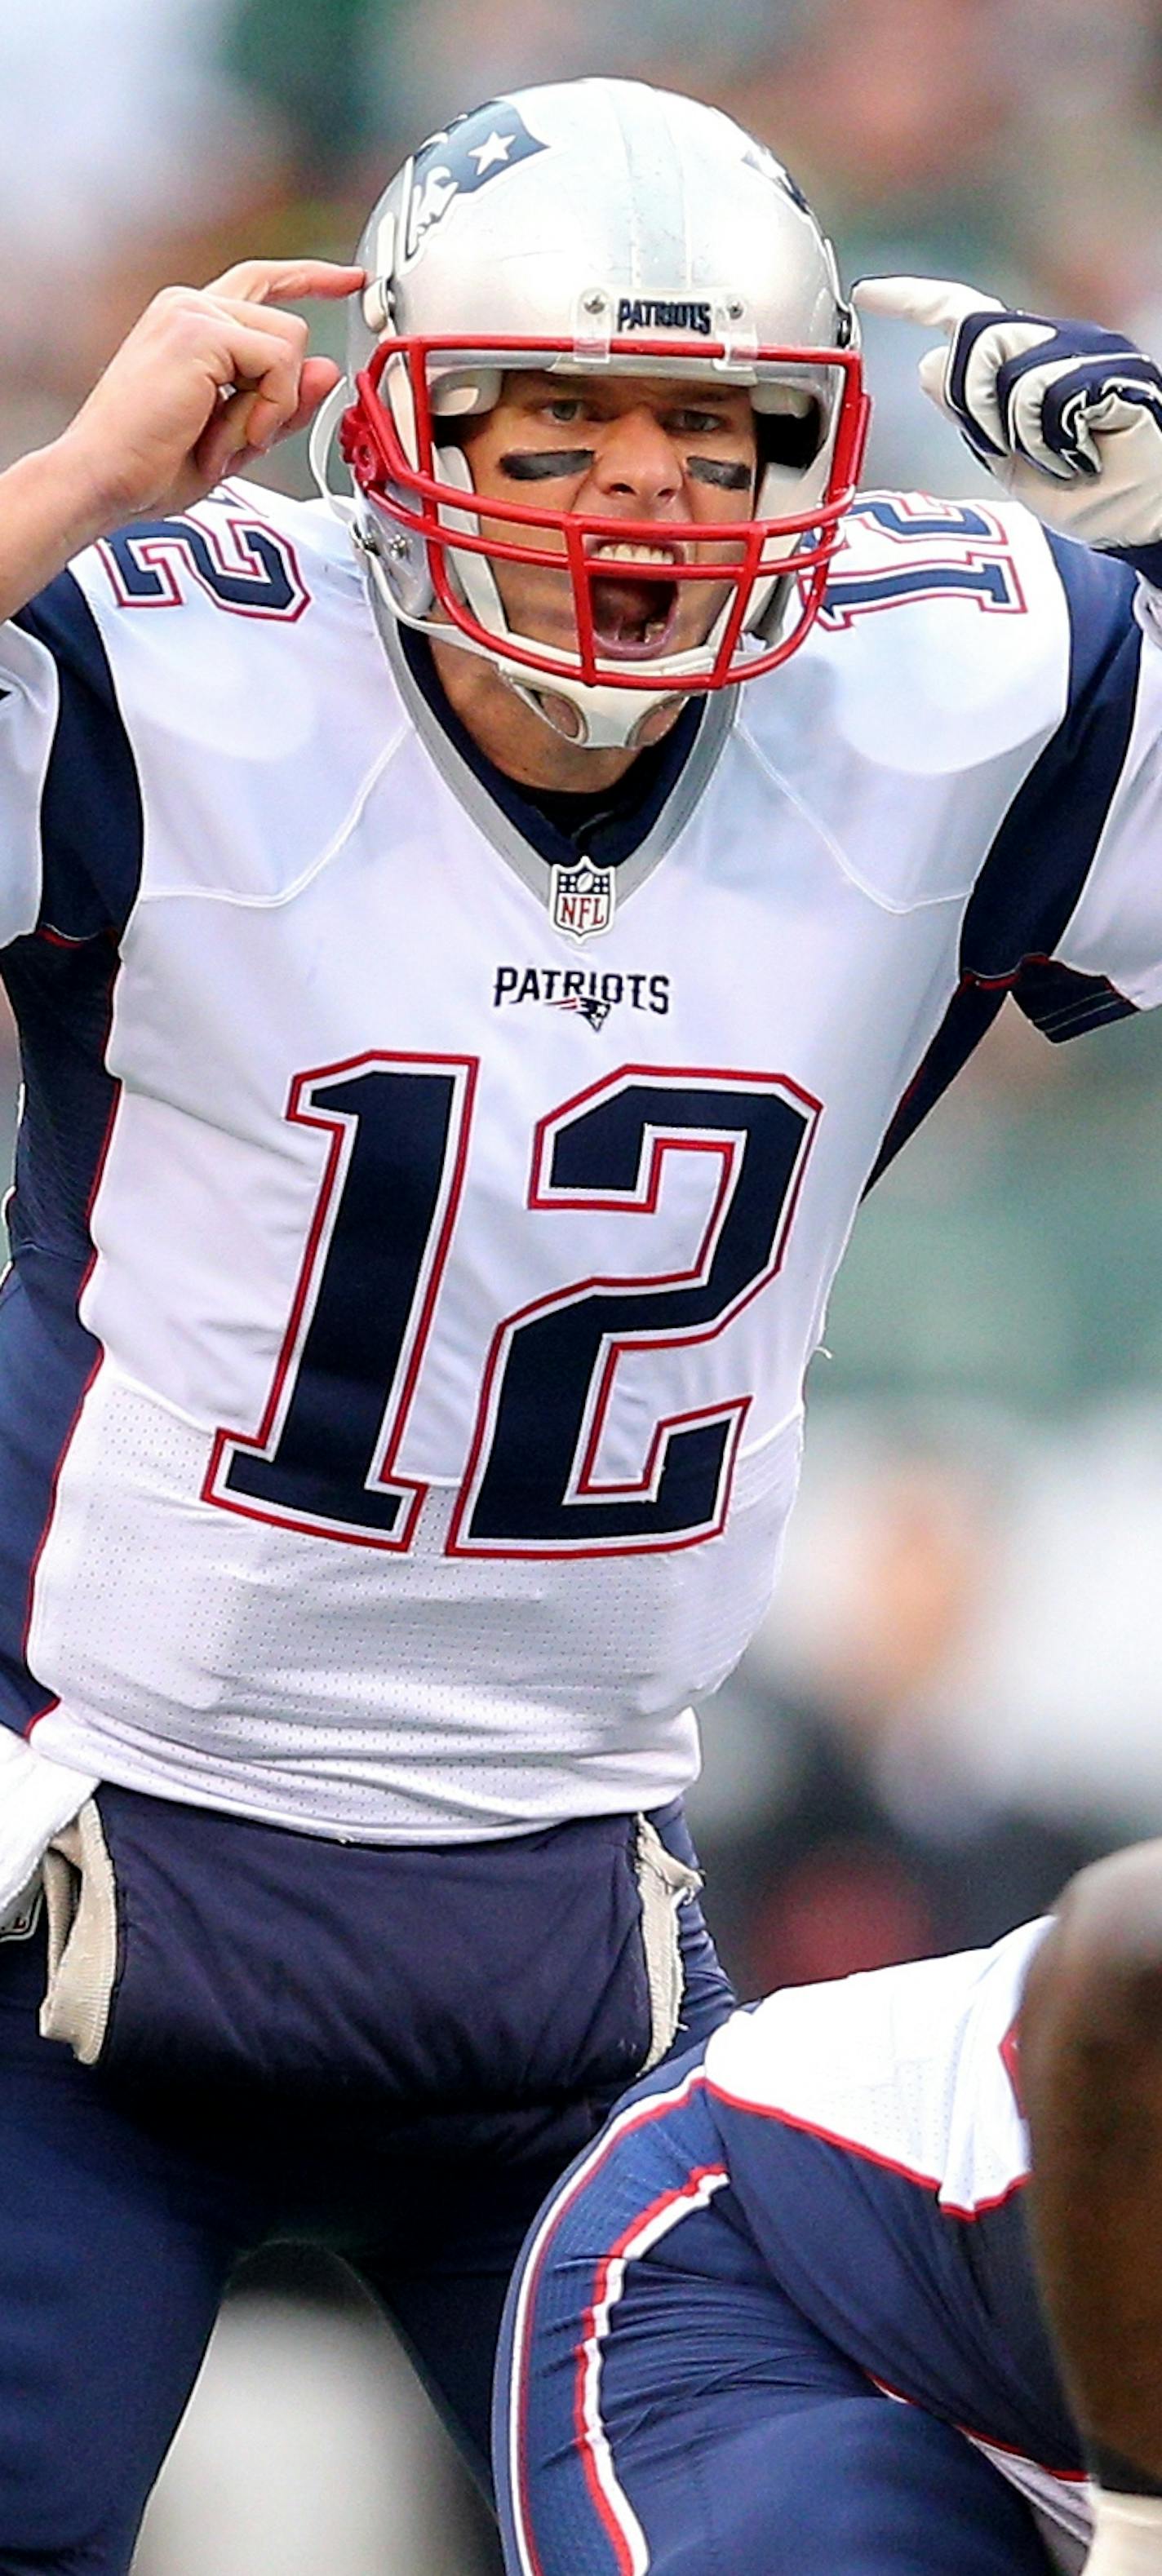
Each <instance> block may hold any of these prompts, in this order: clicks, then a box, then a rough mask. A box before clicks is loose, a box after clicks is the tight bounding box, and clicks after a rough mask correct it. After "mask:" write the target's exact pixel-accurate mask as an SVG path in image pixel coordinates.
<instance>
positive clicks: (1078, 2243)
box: [1021, 1842, 1162, 2489]
mask: <svg viewBox="0 0 1162 2576" xmlns="http://www.w3.org/2000/svg"><path fill="white" fill-rule="evenodd" d="M1021 2079H1022V2090H1023V2093H1024V2096H1025V2102H1026V2107H1027V2109H1028V2114H1029V2125H1030V2130H1031V2133H1032V2141H1033V2168H1034V2181H1033V2186H1032V2195H1031V2207H1032V2215H1033V2227H1034V2237H1035V2245H1036V2252H1037V2259H1038V2265H1039V2270H1040V2275H1041V2282H1042V2287H1043V2290H1044V2294H1045V2301H1046V2306H1047V2309H1048V2312H1049V2317H1050V2321H1051V2324H1052V2326H1053V2330H1054V2333H1055V2335H1056V2337H1057V2341H1058V2344H1059V2347H1060V2351H1061V2357H1062V2361H1063V2364H1064V2369H1065V2375H1066V2378H1067V2380H1068V2383H1069V2387H1070V2392H1071V2395H1072V2398H1073V2402H1074V2406H1075V2410H1076V2412H1077V2415H1078V2419H1079V2422H1080V2425H1081V2429H1082V2432H1083V2434H1084V2436H1085V2440H1086V2445H1087V2449H1088V2451H1089V2453H1090V2457H1091V2460H1092V2462H1093V2464H1094V2465H1095V2467H1096V2468H1097V2470H1098V2473H1099V2475H1102V2476H1103V2477H1104V2478H1106V2482H1107V2483H1109V2484H1111V2485H1117V2486H1119V2487H1122V2488H1124V2489H1132V2488H1135V2487H1139V2486H1149V2485H1150V2484H1151V2483H1152V2482H1153V2481H1157V2480H1162V2368H1160V2366H1159V2356H1160V2355H1162V2272H1160V2270H1159V2266H1158V2259H1157V2249H1158V2245H1159V2242H1162V1843H1157V1842H1155V1843H1150V1844H1146V1845H1143V1846H1141V1847H1140V1848H1139V1849H1137V1850H1135V1851H1133V1852H1127V1853H1123V1854H1119V1855H1118V1856H1117V1857H1116V1858H1115V1859H1114V1860H1112V1861H1103V1862H1101V1863H1100V1864H1099V1865H1098V1867H1097V1868H1096V1869H1092V1870H1086V1871H1084V1872H1083V1873H1082V1876H1081V1877H1080V1879H1078V1880H1075V1882H1074V1884H1073V1886H1072V1888H1071V1889H1070V1890H1069V1891H1068V1892H1067V1896H1066V1899H1065V1901H1064V1903H1063V1906H1062V1910H1061V1915H1060V1918H1059V1921H1058V1923H1057V1925H1056V1927H1055V1929H1054V1931H1053V1932H1052V1933H1051V1935H1050V1936H1049V1939H1048V1940H1047V1941H1046V1943H1045V1945H1044V1947H1043V1949H1042V1950H1041V1951H1040V1952H1039V1953H1038V1956H1037V1958H1036V1959H1035V1961H1034V1963H1033V1969H1032V1972H1031V1975H1030V1980H1029V1986H1028V1991H1027V1994H1026V1998H1025V2004H1024V2009H1023V2011H1022V2016H1021ZM1107 2470H1108V2476H1107ZM1135 2472H1141V2473H1142V2474H1141V2475H1140V2476H1138V2475H1135Z"/></svg>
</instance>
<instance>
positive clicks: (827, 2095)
mask: <svg viewBox="0 0 1162 2576" xmlns="http://www.w3.org/2000/svg"><path fill="white" fill-rule="evenodd" d="M1160 1963H1162V1844H1159V1843H1152V1844H1148V1845H1144V1846H1141V1847H1140V1848H1139V1849H1137V1850H1135V1851H1134V1852H1131V1853H1127V1854H1123V1855H1119V1856H1118V1858H1116V1859H1115V1860H1112V1861H1105V1862H1102V1863H1101V1864H1099V1866H1098V1867H1097V1868H1096V1869H1092V1870H1088V1871H1086V1872H1084V1873H1083V1875H1082V1876H1081V1878H1080V1879H1078V1880H1075V1881H1074V1882H1073V1884H1072V1886H1071V1887H1070V1888H1069V1889H1068V1890H1067V1892H1066V1895H1065V1898H1064V1899H1063V1902H1062V1906H1061V1908H1060V1911H1059V1913H1058V1915H1057V1916H1056V1917H1055V1918H1054V1919H1053V1920H1045V1921H1041V1922H1038V1923H1031V1924H1027V1925H1024V1926H1023V1927H1022V1928H1021V1929H1020V1930H1018V1931H1015V1932H1012V1933H1010V1934H1009V1935H1008V1936H1007V1938H1006V1939H1004V1940H1002V1941H1000V1942H998V1943H997V1944H996V1945H995V1947H994V1948H992V1949H990V1950H977V1951H966V1952H962V1953H960V1954H958V1955H956V1956H954V1957H951V1958H943V1959H930V1960H923V1961H920V1962H917V1963H915V1964H910V1965H908V1966H905V1967H895V1968H885V1969H881V1970H879V1971H878V1972H877V1973H875V1974H874V1975H871V1976H857V1977H848V1978H845V1979H842V1980H837V1981H836V1982H835V1983H834V1984H830V1985H825V1986H811V1987H797V1988H788V1989H786V1990H785V1991H783V1992H782V1993H778V1994H773V1995H770V1996H768V1997H767V1999H766V2001H765V2002H764V2003H761V2004H759V2005H758V2006H756V2007H752V2008H750V2009H747V2010H744V2011H741V2012H736V2013H735V2014H734V2015H733V2016H732V2017H731V2019H730V2020H729V2021H727V2022H726V2023H724V2024H723V2025H722V2027H721V2028H720V2029H718V2030H717V2031H715V2032H714V2034H713V2035H712V2037H711V2038H710V2039H709V2041H707V2042H706V2043H705V2044H704V2045H703V2046H701V2047H699V2048H698V2049H696V2050H693V2051H692V2052H691V2053H690V2055H689V2056H688V2057H687V2058H686V2059H685V2060H683V2061H680V2062H679V2063H678V2064H677V2065H676V2066H671V2067H670V2068H668V2069H667V2070H666V2071H665V2073H664V2074H659V2075H658V2076H656V2077H654V2078H652V2079H651V2080H649V2081H648V2082H647V2083H645V2084H643V2085H639V2086H638V2087H637V2088H636V2089H635V2090H634V2091H633V2092H632V2093H630V2094H629V2095H628V2096H627V2098H626V2100H625V2101H624V2102H623V2104H622V2105H621V2108H620V2109H619V2111H618V2112H617V2113H616V2115H615V2117H614V2119H613V2120H612V2121H611V2123H610V2125H609V2127H608V2128H607V2130H606V2131H605V2134H604V2136H603V2137H602V2138H601V2139H600V2140H599V2142H598V2143H597V2144H596V2145H595V2146H593V2147H591V2148H590V2149H589V2151H588V2153H587V2154H586V2155H585V2156H584V2157H583V2158H581V2159H580V2160H579V2161H578V2162H577V2164H575V2166H574V2167H573V2170H572V2172H571V2173H570V2174H569V2175H568V2176H567V2177H566V2179H565V2181H564V2182H563V2184H562V2185H561V2186H560V2187H559V2189H558V2191H557V2192H556V2194H555V2196H554V2198H553V2199H552V2201H551V2202H550V2203H549V2204H548V2206H547V2207H546V2209H545V2210H544V2212H543V2213H542V2216H541V2219H540V2222H539V2225H538V2226H537V2227H536V2229H535V2230H534V2231H533V2234H532V2236H531V2237H530V2239H529V2242H528V2245H527V2247H526V2249H525V2254H524V2257H523V2260H522V2263H521V2266H520V2268H519V2270H518V2273H517V2276H516V2279H515V2282H514V2285H513V2289H512V2291H511V2293H510V2299H509V2309H508V2317H507V2323H506V2334H505V2340H504V2345H503V2350H502V2360H501V2371H500V2377H499V2381H498V2400H497V2427H496V2430H497V2473H498V2483H499V2485H500V2489H501V2496H502V2504H503V2523H504V2535H505V2548H506V2560H507V2565H508V2568H509V2571H510V2576H566V2571H567V2576H607V2571H608V2576H623V2571H624V2576H646V2571H647V2570H648V2571H652V2576H720V2571H723V2576H725V2571H726V2570H729V2571H730V2576H915V2571H917V2570H919V2569H921V2568H922V2569H923V2570H924V2576H1046V2571H1047V2570H1048V2569H1050V2568H1053V2567H1056V2568H1061V2569H1065V2570H1075V2569H1077V2568H1079V2567H1080V2566H1081V2565H1082V2563H1083V2561H1085V2560H1086V2552H1087V2549H1089V2557H1088V2561H1087V2565H1088V2571H1089V2576H1150V2572H1151V2571H1154V2570H1157V2569H1158V2568H1159V2567H1162V2368H1160V2367H1159V2362H1160V2359H1162V2287H1160V2286H1159V2282H1158V2271H1157V2262H1156V2248H1157V2243H1158V2220H1159V2210H1160V2207H1162V2016H1160V2015H1159V2013H1158V2010H1157V1997H1158V1978H1159V1966H1160ZM1034 2166H1035V2167H1036V2179H1035V2180H1034V2172H1033V2168H1034ZM1091 2539H1092V2542H1093V2546H1092V2548H1090V2542H1091Z"/></svg>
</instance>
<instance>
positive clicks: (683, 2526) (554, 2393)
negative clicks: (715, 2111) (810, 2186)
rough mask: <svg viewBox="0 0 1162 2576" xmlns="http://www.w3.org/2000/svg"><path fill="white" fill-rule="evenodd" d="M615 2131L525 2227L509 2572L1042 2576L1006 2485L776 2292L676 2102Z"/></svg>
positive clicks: (546, 2575) (504, 2459) (715, 2163)
mask: <svg viewBox="0 0 1162 2576" xmlns="http://www.w3.org/2000/svg"><path fill="white" fill-rule="evenodd" d="M654 2089H658V2088H654ZM632 2099H633V2101H646V2100H648V2097H647V2096H640V2095H635V2096H634V2097H632ZM624 2122H625V2128H624V2134H623V2135H621V2136H619V2135H617V2134H616V2132H614V2133H610V2137H609V2140H608V2143H605V2144H602V2145H599V2146H597V2147H595V2148H594V2149H592V2150H591V2151H590V2153H589V2154H588V2155H585V2156H583V2157H582V2159H581V2161H580V2164H579V2166H578V2168H577V2169H576V2170H575V2173H574V2175H573V2176H572V2178H571V2179H570V2181H569V2182H568V2183H566V2184H565V2186H564V2187H563V2188H562V2189H561V2190H560V2191H559V2193H558V2194H557V2196H556V2198H555V2200H554V2202H553V2203H552V2204H551V2205H550V2208H549V2210H548V2211H547V2212H545V2213H544V2214H543V2215H542V2218H541V2221H540V2222H539V2223H538V2226H537V2227H536V2228H535V2229H534V2230H533V2233H532V2235H531V2237H530V2239H529V2243H528V2246H527V2247H526V2250H525V2254H524V2256H523V2258H522V2262H521V2265H520V2268H519V2271H518V2274H517V2276H516V2278H515V2280H514V2283H513V2288H512V2292H511V2293H510V2299H509V2306H508V2312H507V2315H506V2318H505V2324H504V2330H503V2334H502V2340H501V2352H500V2358H499V2362H498V2369H497V2391H496V2418H495V2439H494V2457H495V2467H496V2480H497V2494H498V2502H499V2506H500V2516H501V2533H502V2537H503V2541H504V2550H505V2565H506V2568H507V2570H508V2576H647V2571H648V2576H1050V2561H1049V2558H1048V2555H1047V2552H1046V2551H1045V2549H1044V2547H1043V2545H1042V2542H1041V2539H1040V2537H1039V2534H1038V2532H1037V2529H1036V2525H1035V2523H1034V2521H1033V2518H1032V2515H1031V2513H1030V2511H1029V2509H1028V2507H1027V2506H1026V2504H1025V2502H1024V2500H1023V2499H1022V2497H1020V2496H1019V2495H1018V2494H1017V2492H1016V2490H1015V2488H1013V2487H1011V2486H1010V2485H1008V2484H1007V2482H1006V2481H1005V2480H1004V2479H1003V2478H1002V2477H1001V2476H1000V2474H999V2472H998V2471H997V2470H996V2469H994V2468H993V2467H992V2465H991V2463H990V2462H989V2461H988V2460H987V2459H985V2458H984V2457H983V2455H982V2454H981V2453H980V2452H979V2451H978V2450H976V2449H975V2448H974V2447H973V2445H972V2444H971V2443H970V2442H969V2441H968V2440H967V2438H966V2437H965V2436H964V2435H963V2434H962V2433H960V2432H958V2431H957V2430H955V2428H954V2427H953V2426H951V2425H949V2424H947V2423H944V2422H941V2421H939V2420H938V2419H937V2418H936V2416H935V2415H930V2414H927V2413H925V2412H923V2411H921V2410H920V2409H919V2408H917V2407H914V2406H910V2405H906V2404H903V2403H900V2402H897V2401H896V2400H894V2399H892V2398H890V2397H888V2396H885V2395H882V2394H881V2393H880V2392H879V2390H878V2389H876V2388H875V2387H874V2386H873V2385H872V2383H871V2382H870V2381H869V2379H868V2378H867V2376H866V2375H865V2373H864V2372H863V2371H861V2370H860V2369H858V2368H857V2367H856V2366H855V2364H854V2363H853V2362H852V2361H850V2360H849V2359H848V2358H847V2356H846V2355H845V2354H844V2353H842V2352H841V2351H840V2350H839V2348H838V2347H837V2346H836V2345H835V2344H834V2343H832V2342H831V2341H830V2339H829V2338H828V2337H827V2336H826V2335H824V2334H822V2333H821V2332H820V2331H819V2330H818V2328H817V2327H816V2326H815V2325H814V2324H813V2323H812V2322H811V2321H810V2320H809V2319H808V2318H807V2317H805V2316H804V2315H803V2313H802V2311H801V2309H800V2308H798V2307H797V2306H796V2305H795V2303H794V2302H793V2300H791V2299H790V2298H789V2297H788V2296H787V2294H786V2293H785V2291H784V2290H783V2289H782V2288H781V2286H780V2284H779V2282H778V2280H777V2279H776V2277H775V2275H774V2273H773V2272H772V2270H771V2269H770V2267H769V2266H768V2265H767V2264H766V2263H765V2262H764V2261H763V2259H762V2257H761V2255H760V2253H759V2251H758V2248H757V2247H756V2245H755V2243H754V2240H753V2238H752V2237H751V2236H750V2234H749V2231H748V2230H747V2229H746V2227H745V2223H743V2222H741V2221H740V2217H739V2214H738V2212H737V2210H736V2209H735V2207H734V2205H733V2202H732V2195H731V2192H730V2188H729V2183H728V2180H727V2175H726V2171H725V2167H724V2166H723V2165H722V2163H721V2161H720V2156H719V2155H718V2154H716V2149H715V2143H714V2138H713V2132H712V2130H711V2128H710V2124H709V2122H707V2121H706V2120H705V2118H704V2116H699V2112H698V2107H697V2105H695V2104H691V2105H688V2106H687V2105H685V2104H683V2103H682V2102H681V2101H678V2103H677V2107H676V2108H675V2110H674V2111H673V2112H671V2113H668V2114H667V2115H666V2120H665V2127H666V2130H667V2131H668V2134H667V2135H666V2136H664V2137H663V2136H662V2135H661V2133H660V2131H659V2130H657V2129H651V2128H650V2127H649V2126H648V2125H646V2124H645V2123H643V2124H642V2125H641V2127H640V2128H638V2129H637V2130H636V2131H635V2130H634V2129H633V2128H632V2125H631V2122H632V2107H631V2109H627V2111H626V2113H625V2114H624Z"/></svg>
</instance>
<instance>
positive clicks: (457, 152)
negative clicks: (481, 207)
mask: <svg viewBox="0 0 1162 2576" xmlns="http://www.w3.org/2000/svg"><path fill="white" fill-rule="evenodd" d="M547 148H548V147H547V145H546V144H544V143H538V141H537V138H536V136H535V134H530V133H529V129H528V127H527V125H526V124H525V121H524V118H523V116H522V115H521V114H520V111H519V109H517V108H515V107H514V106H513V104H512V101H511V99H507V98H496V99H490V100H489V101H488V103H487V105H486V106H484V107H474V108H473V109H472V112H471V114H470V115H468V116H458V117H457V118H456V119H455V122H454V123H453V124H452V125H450V126H449V127H448V131H447V133H446V134H433V135H431V136H430V137H429V139H428V141H427V142H426V143H422V144H421V145H420V149H419V151H418V152H417V154H416V156H415V161H414V163H413V165H412V179H411V190H410V195H409V199H408V208H407V216H406V220H405V223H404V235H403V242H404V248H403V256H404V258H405V260H407V259H414V258H415V255H416V252H417V251H418V250H419V249H420V248H421V247H422V245H423V243H424V242H425V241H426V239H427V236H428V234H429V233H430V232H431V230H432V227H433V225H434V224H438V223H439V222H440V221H441V219H442V217H443V216H444V215H446V214H447V212H448V208H449V206H451V205H454V204H455V202H456V199H457V198H458V197H471V196H474V195H475V193H476V190H477V188H486V187H487V186H488V183H489V180H490V179H498V178H499V177H500V174H501V172H502V171H503V170H515V168H516V166H517V163H518V161H527V160H528V159H529V157H530V155H531V154H532V153H534V152H544V151H546V150H547Z"/></svg>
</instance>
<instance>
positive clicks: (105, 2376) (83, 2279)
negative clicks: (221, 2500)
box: [0, 1939, 235, 2576]
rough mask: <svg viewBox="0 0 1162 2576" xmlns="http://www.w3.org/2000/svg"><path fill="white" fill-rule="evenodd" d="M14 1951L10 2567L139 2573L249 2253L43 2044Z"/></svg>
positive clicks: (154, 2150)
mask: <svg viewBox="0 0 1162 2576" xmlns="http://www.w3.org/2000/svg"><path fill="white" fill-rule="evenodd" d="M43 1986H44V1960H43V1947H42V1944H41V1942H39V1941H37V1940H35V1939H34V1940H32V1941H27V1942H23V1943H20V1944H16V1943H9V1942H4V1943H0V2570H2V2571H3V2576H33V2571H34V2570H35V2571H36V2576H122V2571H123V2570H124V2569H126V2568H127V2567H128V2565H129V2560H130V2556H131V2553H132V2549H133V2543H134V2539H135V2537H136V2533H137V2527H138V2523H139V2521H140V2518H141V2514H142V2511H143V2509H144V2506H145V2502H146V2499H147V2497H148V2494H149V2490H150V2488H151V2486H152V2484H153V2482H154V2479H155V2477H156V2475H157V2472H158V2469H159V2467H160V2465H161V2462H162V2459H163V2458H164V2456H165V2452H166V2450H167V2448H168V2446H169V2443H170V2440H171V2438H172V2435H173V2433H174V2431H175V2429H176V2426H177V2423H178V2420H179V2418H180V2416H181V2413H182V2409H183V2407H184V2406H185V2402H186V2399H187V2397H188V2395H189V2392H190V2389H191V2387H192V2385H193V2382H194V2378H195V2376H196V2374H197V2370H198V2366H199V2363H200V2361H201V2358H202V2354H203V2352H204V2350H205V2346H206V2342H207V2338H208V2336H209V2333H210V2329H211V2326H212V2324H213V2321H214V2317H215V2314H216V2311H217V2307H218V2303H219V2299H220V2296H221V2292H222V2286H223V2282H224V2280H225V2277H226V2273H227V2271H228V2269H229V2267H230V2263H231V2261H232V2259H233V2254H234V2250H235V2248H234V2245H233V2242H232V2239H231V2236H230V2232H229V2230H228V2228H227V2227H226V2225H225V2223H224V2220H223V2217H222V2213H221V2211H220V2210H218V2209H216V2208H215V2206H214V2200H215V2193H214V2190H213V2188H212V2186H211V2185H209V2184H204V2183H203V2182H202V2181H201V2180H200V2178H199V2176H198V2174H197V2169H196V2167H194V2166H193V2165H190V2166H188V2167H185V2166H184V2164H183V2159H182V2157H181V2155H180V2153H179V2152H178V2151H177V2149H176V2147H175V2148H173V2149H171V2148H170V2147H169V2146H167V2144H166V2143H165V2142H164V2140H163V2139H162V2137H161V2136H160V2135H156V2134H155V2135H151V2134H149V2133H148V2132H147V2131H146V2129H145V2128H144V2127H143V2126H141V2125H140V2124H139V2123H138V2122H137V2121H136V2120H135V2119H134V2118H133V2117H132V2116H131V2115H130V2113H129V2112H128V2111H127V2110H126V2109H124V2108H121V2107H118V2105H117V2103H116V2101H115V2099H114V2098H113V2097H112V2095H111V2094H110V2093H109V2091H108V2089H107V2088H106V2087H105V2086H104V2085H103V2084H102V2082H101V2080H100V2079H99V2077H97V2076H96V2075H95V2074H94V2073H93V2071H92V2070H91V2069H89V2068H87V2067H82V2066H79V2065H78V2064H77V2062H76V2060H75V2059H74V2058H73V2057H72V2056H71V2055H70V2054H69V2052H68V2051H67V2050H66V2049H64V2048H63V2047H61V2046H59V2045H57V2044H56V2043H54V2042H51V2041H46V2040H42V2039H41V2038H40V2036H39V2033H38V2031H37V2028H36V2010H37V2005H38V2001H39V1997H40V1994H41V1993H42V1991H43Z"/></svg>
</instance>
